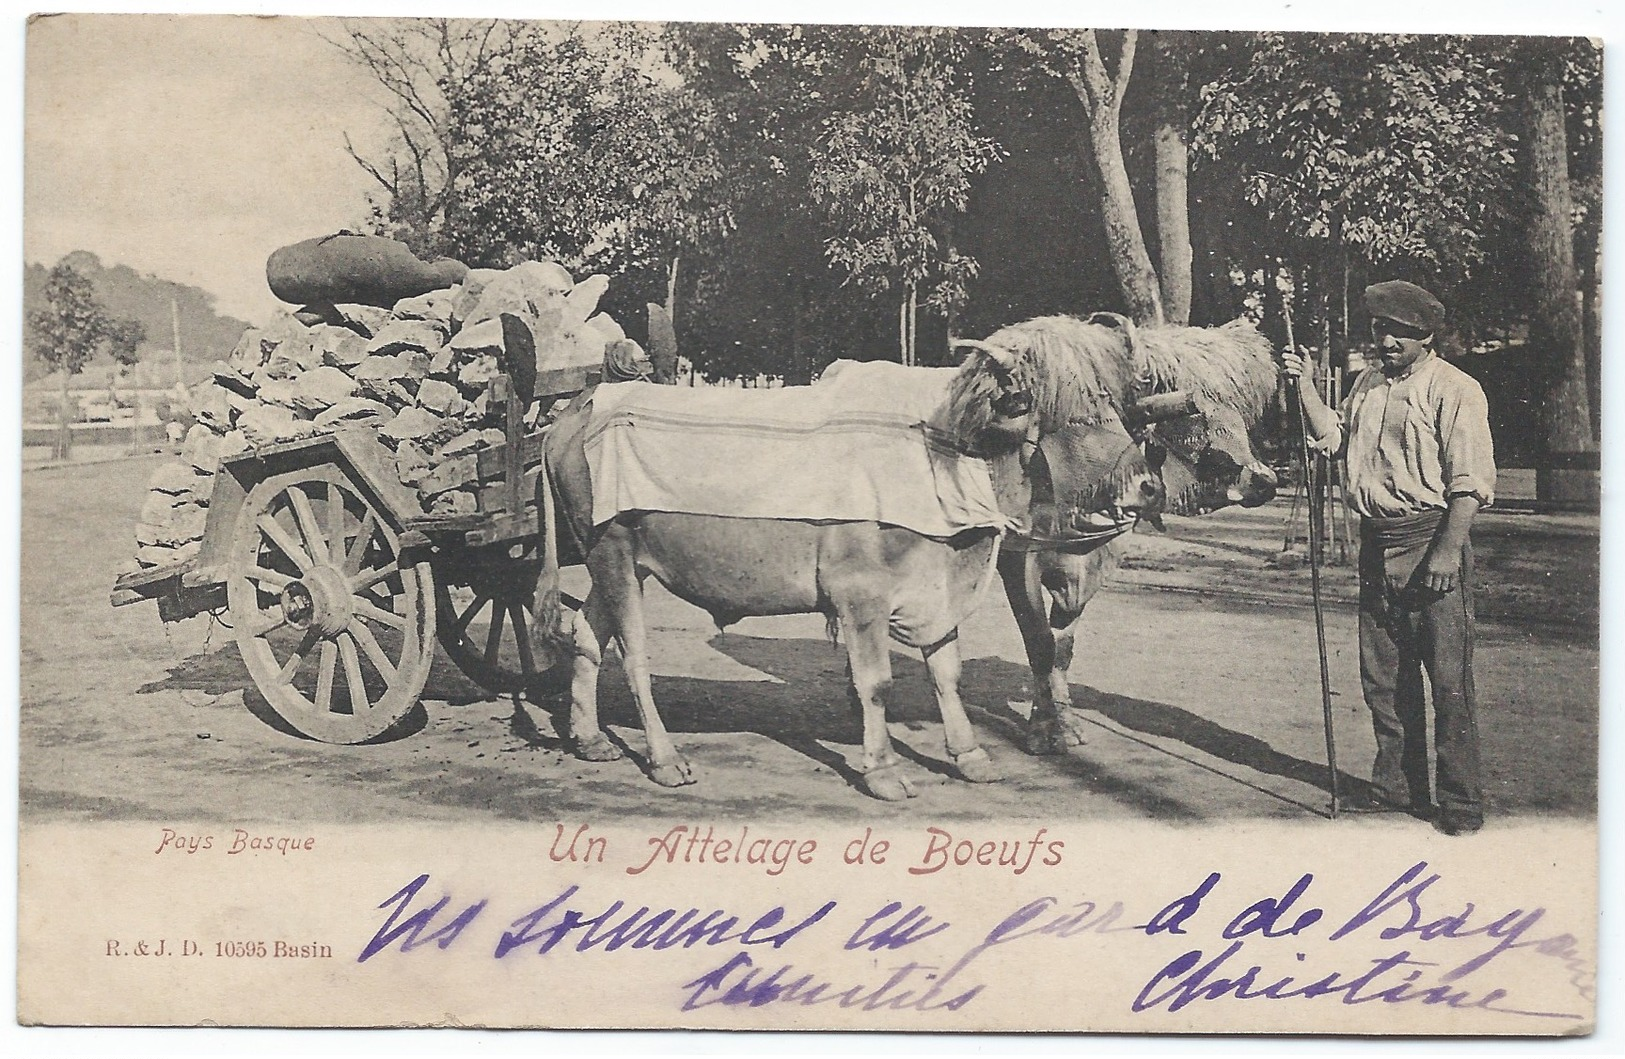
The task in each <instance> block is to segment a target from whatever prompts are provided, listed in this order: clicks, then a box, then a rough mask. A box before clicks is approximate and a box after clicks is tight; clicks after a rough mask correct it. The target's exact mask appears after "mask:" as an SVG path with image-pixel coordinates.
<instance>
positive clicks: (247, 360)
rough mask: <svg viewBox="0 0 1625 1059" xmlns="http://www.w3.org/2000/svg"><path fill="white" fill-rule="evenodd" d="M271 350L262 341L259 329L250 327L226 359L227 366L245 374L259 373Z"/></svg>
mask: <svg viewBox="0 0 1625 1059" xmlns="http://www.w3.org/2000/svg"><path fill="white" fill-rule="evenodd" d="M268 352H269V349H268V348H267V347H266V345H265V343H264V342H262V341H261V340H260V332H259V329H258V328H254V327H250V328H249V329H248V330H246V331H244V332H243V334H242V337H241V338H239V339H237V345H236V347H235V348H234V349H232V351H231V356H229V357H227V358H226V364H227V365H228V366H229V367H230V368H231V369H232V370H233V371H239V372H242V373H243V374H245V375H246V374H248V373H250V372H253V371H257V370H258V369H259V366H260V365H261V364H264V363H265V357H266V354H267V353H268Z"/></svg>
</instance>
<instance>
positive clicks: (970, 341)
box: [953, 338, 1016, 370]
mask: <svg viewBox="0 0 1625 1059" xmlns="http://www.w3.org/2000/svg"><path fill="white" fill-rule="evenodd" d="M953 347H954V348H955V349H979V350H981V351H982V352H983V353H986V354H987V355H988V356H990V357H992V358H993V361H994V363H996V364H998V366H999V367H1001V368H1005V369H1007V370H1008V369H1010V368H1012V367H1014V366H1015V363H1016V354H1015V350H1012V349H1007V348H1005V347H1004V346H995V345H994V344H993V343H991V342H980V341H977V340H976V339H974V338H956V339H954V340H953Z"/></svg>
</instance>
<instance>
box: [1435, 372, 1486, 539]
mask: <svg viewBox="0 0 1625 1059" xmlns="http://www.w3.org/2000/svg"><path fill="white" fill-rule="evenodd" d="M1439 462H1440V465H1441V469H1442V471H1443V474H1444V491H1445V497H1446V498H1449V497H1456V496H1476V497H1477V498H1478V502H1479V504H1480V505H1481V506H1483V507H1489V506H1490V505H1491V504H1493V503H1495V442H1494V439H1493V438H1491V437H1490V406H1489V402H1488V401H1487V400H1486V399H1485V397H1484V389H1483V387H1481V386H1479V384H1478V382H1477V381H1476V380H1474V379H1472V378H1470V377H1468V376H1466V375H1460V376H1457V377H1456V378H1455V380H1454V385H1451V386H1447V387H1445V388H1444V392H1443V393H1442V394H1441V395H1440V402H1439Z"/></svg>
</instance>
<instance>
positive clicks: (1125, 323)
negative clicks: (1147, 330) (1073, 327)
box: [1084, 313, 1140, 354]
mask: <svg viewBox="0 0 1625 1059" xmlns="http://www.w3.org/2000/svg"><path fill="white" fill-rule="evenodd" d="M1084 323H1086V324H1094V325H1096V326H1097V327H1109V328H1111V329H1112V330H1114V331H1121V332H1122V333H1123V341H1124V342H1126V343H1128V351H1129V353H1131V354H1132V353H1133V352H1134V351H1135V350H1136V349H1138V348H1139V342H1140V333H1139V329H1138V328H1136V327H1135V326H1134V321H1133V320H1130V319H1129V318H1128V317H1126V316H1124V315H1123V314H1122V313H1090V314H1089V316H1088V318H1087V319H1086V320H1084Z"/></svg>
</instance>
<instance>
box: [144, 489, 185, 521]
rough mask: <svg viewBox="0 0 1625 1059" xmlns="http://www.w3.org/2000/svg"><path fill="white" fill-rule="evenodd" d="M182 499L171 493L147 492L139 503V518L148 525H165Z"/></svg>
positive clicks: (172, 516) (173, 515)
mask: <svg viewBox="0 0 1625 1059" xmlns="http://www.w3.org/2000/svg"><path fill="white" fill-rule="evenodd" d="M182 503H183V501H182V500H181V498H180V497H178V496H175V495H174V494H172V493H148V494H147V499H146V500H145V501H143V502H142V504H141V515H140V520H141V521H142V522H145V523H147V524H148V525H150V526H167V525H169V523H170V521H171V520H172V519H173V518H174V517H175V509H176V508H177V507H179V506H180V505H181V504H182Z"/></svg>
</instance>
